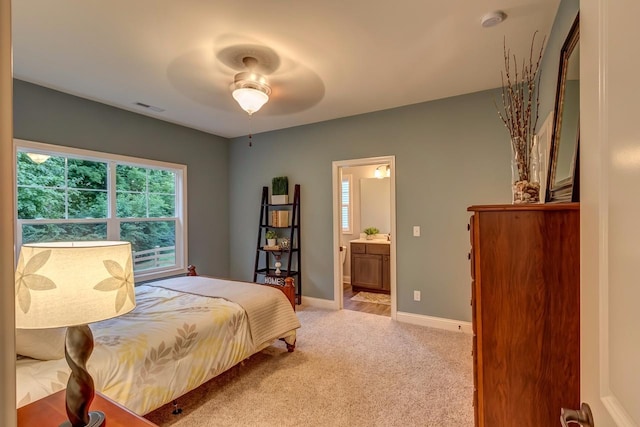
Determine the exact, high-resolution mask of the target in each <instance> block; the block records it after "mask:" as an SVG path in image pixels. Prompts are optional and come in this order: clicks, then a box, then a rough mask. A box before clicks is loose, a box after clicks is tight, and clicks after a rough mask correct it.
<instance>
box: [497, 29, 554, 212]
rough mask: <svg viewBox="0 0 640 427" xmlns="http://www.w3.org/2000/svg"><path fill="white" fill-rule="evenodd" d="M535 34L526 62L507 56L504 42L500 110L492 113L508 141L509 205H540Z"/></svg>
mask: <svg viewBox="0 0 640 427" xmlns="http://www.w3.org/2000/svg"><path fill="white" fill-rule="evenodd" d="M537 33H538V32H537V31H536V32H535V33H533V38H532V40H531V49H530V50H529V59H528V61H527V60H525V59H523V60H522V62H521V63H519V62H518V59H517V58H516V56H515V55H512V54H511V50H510V49H508V48H507V43H506V40H505V41H504V70H503V71H501V73H500V74H501V76H502V106H501V107H499V106H498V105H497V103H496V109H497V110H498V116H499V117H500V119H501V120H502V121H503V123H504V126H505V128H506V129H507V131H508V132H509V136H510V138H511V152H512V159H511V174H512V178H513V203H537V202H539V201H540V182H539V176H538V165H537V160H538V152H537V151H538V147H537V144H536V137H535V131H536V126H537V125H538V108H539V106H540V100H539V90H538V86H539V84H540V72H539V70H540V62H541V61H542V52H543V50H544V44H545V41H546V37H545V38H544V39H543V40H542V44H541V45H540V51H539V53H538V55H537V60H536V59H535V56H534V47H535V41H536V35H537ZM512 61H513V63H512Z"/></svg>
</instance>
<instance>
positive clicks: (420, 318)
mask: <svg viewBox="0 0 640 427" xmlns="http://www.w3.org/2000/svg"><path fill="white" fill-rule="evenodd" d="M396 320H397V321H398V322H404V323H411V324H412V325H420V326H429V327H431V328H438V329H445V330H447V331H456V332H464V333H465V334H472V333H473V328H472V326H471V322H463V321H461V320H452V319H444V318H442V317H432V316H425V315H423V314H414V313H404V312H401V311H399V312H397V313H396Z"/></svg>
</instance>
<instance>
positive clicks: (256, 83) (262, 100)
mask: <svg viewBox="0 0 640 427" xmlns="http://www.w3.org/2000/svg"><path fill="white" fill-rule="evenodd" d="M270 94H271V87H270V86H269V84H268V83H267V79H266V78H265V77H264V76H262V75H260V74H257V73H253V72H243V73H238V74H236V76H235V79H234V82H233V84H232V96H233V99H235V100H236V101H237V102H238V104H239V105H240V107H241V108H242V109H243V110H244V111H246V112H247V113H249V115H252V114H253V113H255V112H256V111H258V110H259V109H260V108H262V106H263V105H264V104H266V103H267V102H268V101H269V95H270Z"/></svg>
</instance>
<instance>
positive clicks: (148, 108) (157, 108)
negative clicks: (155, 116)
mask: <svg viewBox="0 0 640 427" xmlns="http://www.w3.org/2000/svg"><path fill="white" fill-rule="evenodd" d="M133 105H137V106H138V107H142V108H146V109H147V110H151V111H155V112H156V113H162V112H163V111H165V109H164V108H160V107H154V106H153V105H149V104H145V103H144V102H134V103H133Z"/></svg>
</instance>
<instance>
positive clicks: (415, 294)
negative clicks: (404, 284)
mask: <svg viewBox="0 0 640 427" xmlns="http://www.w3.org/2000/svg"><path fill="white" fill-rule="evenodd" d="M413 300H414V301H420V291H413Z"/></svg>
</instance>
